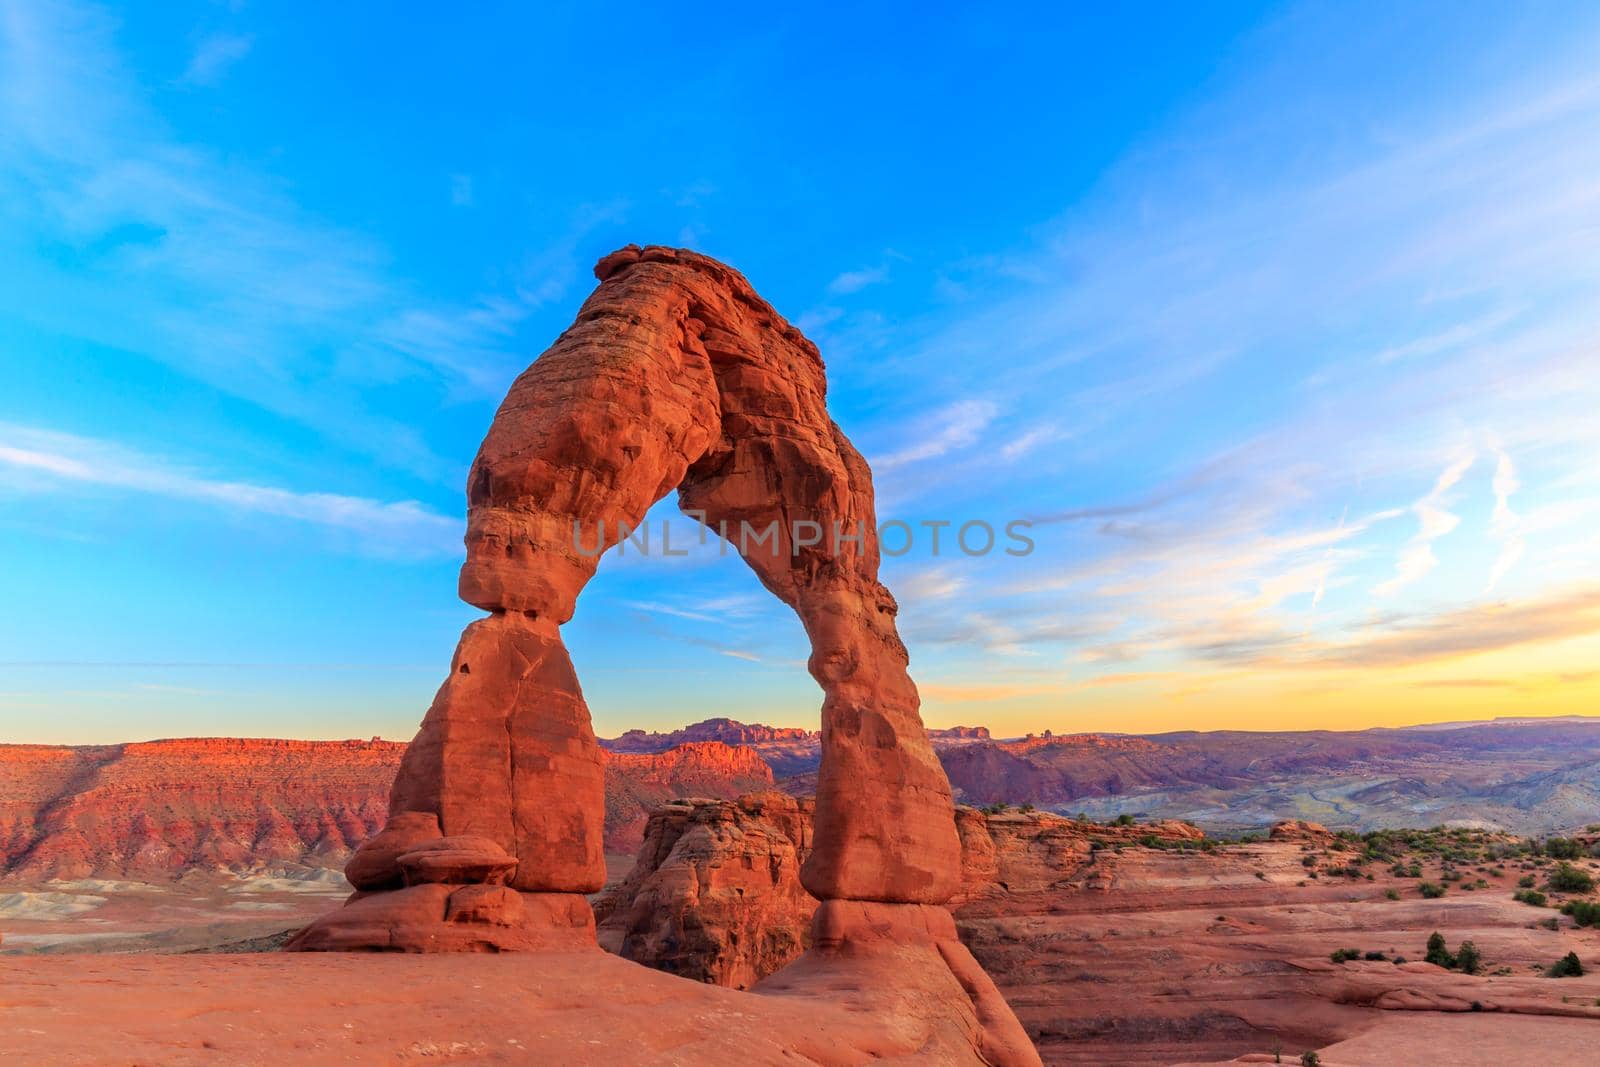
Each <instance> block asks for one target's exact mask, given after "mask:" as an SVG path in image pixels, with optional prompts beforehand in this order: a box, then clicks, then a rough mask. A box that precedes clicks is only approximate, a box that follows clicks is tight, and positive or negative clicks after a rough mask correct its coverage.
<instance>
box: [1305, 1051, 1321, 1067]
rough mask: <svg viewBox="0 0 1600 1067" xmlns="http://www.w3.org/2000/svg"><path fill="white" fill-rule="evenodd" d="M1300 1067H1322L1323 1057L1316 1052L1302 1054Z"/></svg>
mask: <svg viewBox="0 0 1600 1067" xmlns="http://www.w3.org/2000/svg"><path fill="white" fill-rule="evenodd" d="M1300 1067H1322V1057H1321V1056H1318V1055H1317V1054H1316V1053H1315V1052H1302V1053H1300Z"/></svg>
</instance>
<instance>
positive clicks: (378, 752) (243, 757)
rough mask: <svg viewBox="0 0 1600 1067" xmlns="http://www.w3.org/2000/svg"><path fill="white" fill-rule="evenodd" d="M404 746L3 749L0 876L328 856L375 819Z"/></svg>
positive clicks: (212, 742) (197, 744) (164, 872)
mask: <svg viewBox="0 0 1600 1067" xmlns="http://www.w3.org/2000/svg"><path fill="white" fill-rule="evenodd" d="M404 749H405V746H404V745H400V744H395V743H391V742H386V741H371V742H366V741H279V740H253V739H236V738H200V739H189V740H177V741H151V742H145V743H139V744H124V745H98V746H88V747H79V748H69V747H55V746H43V745H6V746H0V872H3V873H5V874H7V875H9V876H11V877H13V878H23V879H33V880H37V879H41V878H52V877H57V878H82V877H117V878H123V877H133V878H145V879H149V878H156V877H168V876H172V875H175V874H179V873H182V872H183V871H186V870H191V869H231V870H246V869H251V868H259V867H262V866H270V865H273V864H277V863H312V864H322V865H326V864H330V863H336V862H339V861H341V860H342V859H343V857H344V856H346V855H348V853H349V851H350V850H351V849H352V848H354V847H355V846H356V845H358V844H360V843H361V842H362V841H363V840H365V839H366V838H367V837H369V836H370V835H371V834H372V832H373V831H374V830H375V829H377V828H378V827H379V826H381V825H382V824H383V820H384V794H385V792H386V790H387V788H388V783H389V782H390V781H391V780H392V779H393V776H394V769H395V766H396V765H397V763H398V762H399V759H400V754H401V753H402V752H403V751H404Z"/></svg>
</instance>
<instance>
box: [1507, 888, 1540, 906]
mask: <svg viewBox="0 0 1600 1067" xmlns="http://www.w3.org/2000/svg"><path fill="white" fill-rule="evenodd" d="M1511 899H1512V900H1518V901H1521V902H1522V903H1524V904H1532V905H1533V906H1534V907H1536V908H1542V907H1544V906H1545V905H1546V904H1548V903H1549V902H1550V898H1549V897H1547V896H1545V895H1544V894H1543V893H1541V892H1539V891H1538V890H1537V889H1524V890H1523V891H1522V892H1520V893H1513V894H1511Z"/></svg>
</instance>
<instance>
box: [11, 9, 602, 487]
mask: <svg viewBox="0 0 1600 1067" xmlns="http://www.w3.org/2000/svg"><path fill="white" fill-rule="evenodd" d="M114 30H115V25H114V23H113V21H112V19H111V18H110V17H109V16H106V15H104V14H102V13H100V12H99V11H97V10H95V9H92V8H87V7H80V6H76V5H73V4H70V3H63V4H57V5H49V6H32V5H8V6H7V7H6V9H5V12H4V14H3V17H0V105H3V106H0V133H3V134H4V136H0V234H4V235H5V236H7V237H8V238H9V239H10V240H12V241H13V242H16V243H22V244H27V245H30V246H40V247H46V248H52V249H57V250H60V253H61V254H59V255H55V256H42V257H41V256H36V257H26V258H22V259H18V260H17V261H15V262H14V263H13V271H14V276H13V281H14V282H15V284H11V285H8V286H6V287H5V289H4V290H0V312H3V313H5V314H7V315H8V316H11V317H13V318H14V319H15V320H16V321H18V322H23V323H28V324H30V325H32V326H33V327H35V328H37V329H40V330H43V331H47V332H49V333H51V334H54V335H57V336H64V337H76V338H81V339H83V340H86V341H90V342H93V343H96V344H101V345H107V346H111V347H115V348H119V349H123V350H126V351H129V352H134V353H138V354H140V355H143V356H147V357H150V358H153V359H156V360H159V361H161V362H163V363H165V364H167V365H169V366H172V367H174V368H176V369H178V370H180V371H181V372H183V373H185V374H187V375H190V376H192V377H194V378H196V379H198V380H200V381H202V382H205V383H207V384H208V385H211V386H213V387H215V388H218V389H220V390H223V391H225V392H228V393H231V394H233V395H235V396H238V397H240V398H242V399H244V400H246V401H248V402H249V403H252V404H257V405H260V406H262V407H264V408H266V409H267V410H269V411H272V412H274V413H276V414H279V415H284V416H288V417H289V418H292V419H295V420H297V421H300V422H302V423H304V424H306V425H309V426H311V427H312V428H313V429H315V430H316V431H317V432H318V433H320V434H323V435H324V436H326V437H327V438H329V439H331V440H334V441H337V442H339V443H340V444H342V445H345V446H347V447H353V448H356V449H358V450H361V451H363V452H366V453H367V454H368V455H370V456H372V457H373V458H375V459H376V460H378V461H379V462H381V463H384V464H388V465H392V466H397V467H401V468H403V469H407V470H411V471H413V472H416V473H421V474H424V475H425V476H429V477H433V478H436V479H438V480H440V481H452V482H453V481H454V480H455V479H456V477H458V474H459V472H458V470H457V468H456V465H455V464H453V463H451V462H447V461H445V460H444V459H442V458H441V457H439V456H438V455H436V454H435V453H434V451H433V449H432V447H431V446H430V444H429V443H428V440H427V433H426V430H425V429H424V428H421V427H419V426H418V425H415V424H413V423H408V422H405V421H401V420H398V419H395V418H393V417H392V416H391V415H389V414H388V413H387V412H386V411H384V410H382V409H380V408H374V407H373V405H372V404H371V401H370V400H369V399H368V397H369V395H370V394H371V391H372V390H373V389H374V388H375V387H378V386H382V387H385V388H389V389H393V388H394V387H396V386H397V385H405V386H406V387H408V388H413V389H422V390H426V391H428V392H430V393H432V395H433V397H437V396H438V395H439V394H440V393H445V394H447V395H448V394H456V395H464V396H468V397H473V398H478V399H481V400H483V401H487V400H489V399H491V398H493V397H494V396H497V395H499V394H500V393H501V392H502V391H503V390H504V388H505V386H506V385H507V384H508V383H509V382H510V380H511V379H512V378H513V377H514V376H515V374H516V373H517V372H518V371H519V370H520V369H521V368H522V367H523V366H524V365H526V363H527V360H528V355H529V353H528V348H529V347H530V346H528V345H525V344H522V343H520V341H519V339H518V338H517V336H516V331H517V328H518V326H519V324H520V323H521V322H522V320H523V318H524V317H525V316H526V315H527V313H528V312H529V311H530V310H531V309H533V308H536V307H538V306H540V304H541V302H543V301H545V300H548V299H551V298H552V296H554V295H558V294H559V293H561V292H563V291H565V288H566V286H567V285H568V284H570V283H571V282H574V281H577V280H579V279H581V278H582V277H583V273H584V272H583V270H582V266H581V265H580V264H579V263H578V262H577V259H576V257H575V256H574V255H573V254H572V252H573V249H574V248H575V246H576V243H577V241H578V239H579V237H578V236H573V237H571V239H570V240H555V241H553V242H552V245H551V247H550V249H549V250H548V251H547V252H545V253H543V254H541V255H540V256H538V257H535V258H532V259H530V260H529V261H527V262H526V263H521V264H516V265H514V266H513V267H512V268H510V269H507V270H503V271H502V272H501V273H502V275H503V276H504V277H506V278H507V279H508V280H507V282H506V284H504V285H502V286H500V287H498V288H497V289H495V290H493V291H490V292H487V293H484V294H481V295H479V296H476V297H473V296H470V295H469V296H467V297H465V298H462V299H457V300H452V299H449V298H447V297H440V296H438V295H432V294H426V293H423V292H420V291H419V290H418V288H417V286H416V285H415V284H414V283H412V282H411V281H410V280H408V279H407V278H405V277H404V276H403V275H401V274H399V273H397V272H396V271H395V270H394V269H393V268H392V267H391V265H390V259H391V257H390V255H389V253H388V252H387V250H386V249H385V248H384V247H383V246H382V244H380V243H379V242H377V241H375V240H373V239H372V238H371V237H369V236H367V235H365V234H362V233H358V232H352V231H350V230H349V229H347V228H344V227H341V226H339V225H337V224H335V223H332V222H330V221H328V220H326V219H322V218H319V217H317V216H315V215H314V214H312V213H310V212H308V211H306V210H305V209H303V208H302V207H301V206H300V205H299V204H297V203H296V202H295V201H294V200H293V199H292V198H291V197H289V196H288V195H287V194H286V192H285V189H284V187H283V186H282V185H281V183H279V182H277V181H275V180H274V179H273V178H272V177H270V176H269V175H266V174H263V173H260V172H258V171H255V170H252V169H249V168H247V167H245V166H241V165H240V164H238V163H237V162H235V161H234V160H232V159H229V158H226V157H223V156H221V155H219V154H218V153H215V152H213V151H211V150H210V149H208V148H206V147H205V146H202V145H197V144H193V143H188V142H186V141H184V140H182V139H181V138H180V137H179V136H177V135H176V134H175V133H174V132H173V130H172V129H171V128H170V127H169V125H168V124H167V123H166V122H164V121H163V119H162V118H161V117H160V115H159V114H158V113H157V112H156V111H155V109H154V108H153V107H152V106H151V105H150V103H149V102H148V99H147V96H148V93H147V91H146V89H145V88H144V87H143V86H142V85H141V84H140V82H139V80H138V78H137V77H136V75H135V73H134V72H133V71H132V70H130V69H129V68H128V67H127V66H126V65H125V64H124V63H123V62H122V60H121V58H120V56H119V54H118V51H117V49H116V48H115V47H114V44H113V35H114ZM249 44H250V42H249V38H247V37H242V36H216V37H212V38H208V39H207V40H205V41H203V42H202V43H201V44H200V46H199V48H198V50H197V52H196V54H195V56H194V60H193V62H192V63H191V65H190V73H189V77H190V78H191V80H194V81H197V82H204V81H211V80H215V79H216V78H218V77H220V76H221V75H222V73H223V72H224V71H225V69H226V67H227V65H228V63H230V62H232V61H235V60H237V59H238V58H240V57H241V56H243V55H244V54H245V53H246V52H247V51H248V48H249ZM461 191H462V190H461V187H460V186H459V184H458V185H457V186H456V187H455V189H454V192H455V193H456V194H459V193H460V192H461ZM611 217H614V216H613V214H612V211H611V209H609V208H606V209H601V210H596V211H587V212H583V213H580V217H579V218H578V219H577V220H575V222H574V224H573V225H574V229H575V230H579V229H581V228H582V227H585V226H589V225H594V224H596V223H597V222H599V221H603V220H605V219H607V218H611ZM64 259H65V260H69V261H70V262H71V263H72V264H73V266H72V267H71V268H70V269H68V268H66V267H64V266H63V265H62V262H63V260H64ZM42 293H48V294H50V295H49V297H48V298H44V297H41V295H40V294H42Z"/></svg>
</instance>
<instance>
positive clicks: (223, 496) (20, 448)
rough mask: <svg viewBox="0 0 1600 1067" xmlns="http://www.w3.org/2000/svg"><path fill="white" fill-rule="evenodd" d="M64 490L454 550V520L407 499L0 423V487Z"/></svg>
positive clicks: (385, 544) (373, 544)
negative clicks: (217, 471) (266, 476)
mask: <svg viewBox="0 0 1600 1067" xmlns="http://www.w3.org/2000/svg"><path fill="white" fill-rule="evenodd" d="M70 485H78V486H97V487H101V488H105V489H110V490H115V491H122V492H130V493H146V494H151V495H154V496H161V497H167V498H170V499H174V500H186V501H192V502H196V503H201V504H209V505H214V506H217V507H222V508H228V509H235V510H239V511H247V512H253V513H255V514H258V515H266V516H271V517H275V518H282V519H289V520H291V521H295V522H303V523H308V524H311V525H314V526H321V527H326V528H332V529H337V530H341V531H346V532H348V533H353V534H357V535H359V541H358V542H357V545H358V547H359V548H361V549H363V550H371V551H375V552H377V553H379V554H399V555H453V554H455V553H458V552H460V551H461V535H462V532H463V529H464V523H463V522H462V520H461V519H459V518H456V517H452V516H448V515H441V514H439V513H438V512H435V511H433V510H431V509H429V508H428V507H426V506H425V505H423V504H420V503H418V502H417V501H414V500H402V501H394V502H388V501H381V500H373V499H371V498H368V497H357V496H346V495H343V494H340V493H323V492H306V491H299V490H291V489H284V488H281V487H279V486H272V485H259V484H255V483H252V482H245V481H234V480H231V479H226V478H216V477H208V476H205V475H202V474H197V473H195V472H193V471H191V470H188V469H185V468H184V467H181V466H178V465H175V464H172V463H169V462H166V461H163V460H160V459H157V458H154V457H151V456H147V455H144V454H142V453H140V452H138V451H136V450H133V449H129V448H126V447H124V446H122V445H119V444H117V443H115V442H111V441H104V440H100V439H97V438H92V437H80V436H77V435H74V434H65V433H58V432H55V431H50V430H40V429H37V428H33V427H26V426H15V425H10V424H6V423H0V487H8V488H10V489H12V490H14V491H18V492H59V491H61V490H63V489H65V488H67V487H68V486H70Z"/></svg>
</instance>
